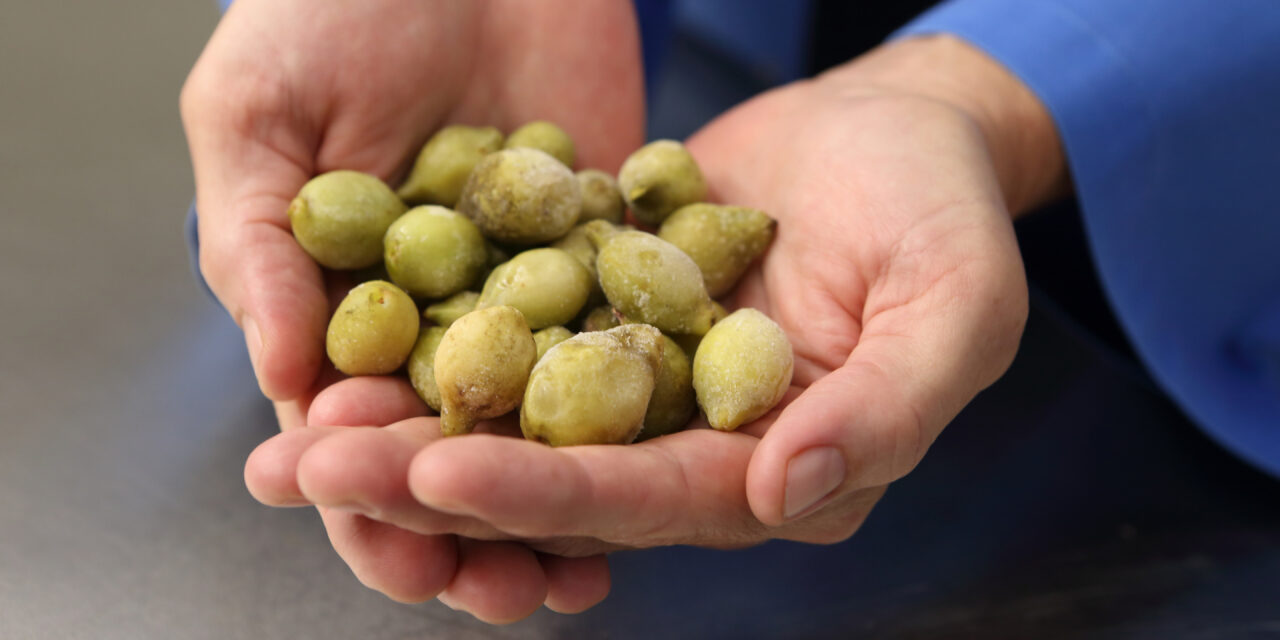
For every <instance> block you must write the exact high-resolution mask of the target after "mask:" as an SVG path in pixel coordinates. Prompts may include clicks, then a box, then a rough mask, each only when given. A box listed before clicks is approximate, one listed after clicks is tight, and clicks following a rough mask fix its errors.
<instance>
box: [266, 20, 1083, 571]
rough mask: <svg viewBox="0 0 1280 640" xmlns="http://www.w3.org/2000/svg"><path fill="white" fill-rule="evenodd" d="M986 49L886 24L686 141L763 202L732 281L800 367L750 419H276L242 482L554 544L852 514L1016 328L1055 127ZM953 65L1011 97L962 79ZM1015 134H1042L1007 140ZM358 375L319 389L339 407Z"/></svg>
mask: <svg viewBox="0 0 1280 640" xmlns="http://www.w3.org/2000/svg"><path fill="white" fill-rule="evenodd" d="M957 47H959V51H957ZM939 55H942V56H944V57H946V58H947V59H948V60H950V61H953V62H954V61H955V58H956V57H957V56H960V57H961V58H962V59H965V60H968V62H969V63H972V64H977V65H979V66H980V67H981V68H980V69H969V68H962V69H960V70H959V71H960V72H961V73H960V75H961V76H963V74H964V73H971V74H973V75H976V76H982V77H981V78H979V79H989V78H986V76H987V75H988V74H996V75H995V79H996V81H997V84H998V83H1000V82H1004V83H1013V84H1012V86H1009V87H1002V86H996V87H992V86H991V85H990V84H986V85H984V84H982V83H978V82H975V83H973V86H972V87H971V86H970V83H968V82H965V81H963V80H964V78H959V80H960V81H959V82H958V83H957V84H949V83H950V82H952V81H954V80H956V79H955V78H952V77H951V76H948V77H947V80H946V81H945V82H941V83H939V84H925V85H921V84H918V83H919V82H921V81H922V80H923V79H924V78H926V77H927V76H928V72H927V70H928V69H931V68H933V67H934V66H935V65H936V63H937V62H938V60H937V56H939ZM964 56H978V57H977V59H976V60H974V59H972V58H964ZM983 65H994V63H992V62H990V61H989V60H987V59H985V58H982V57H981V54H977V52H975V51H972V50H970V49H968V48H967V47H966V46H964V45H959V44H957V43H955V42H952V41H944V42H941V43H939V42H938V41H935V40H922V41H911V42H907V43H902V44H898V45H894V46H892V47H889V48H888V49H886V50H884V51H881V52H878V53H876V54H873V55H872V56H869V57H868V58H865V59H863V60H860V61H857V62H855V63H853V64H851V65H849V66H848V67H847V68H843V69H840V70H838V71H836V72H833V73H830V74H828V75H826V76H823V77H822V78H819V79H817V80H815V81H810V82H805V83H799V84H796V85H792V86H789V87H786V88H783V89H780V90H777V91H774V92H770V93H768V94H765V95H763V96H761V97H759V98H756V99H754V100H752V101H750V102H748V103H747V104H745V105H743V106H741V107H739V108H738V109H735V110H734V111H732V112H730V113H729V114H727V115H725V116H723V117H722V118H720V119H719V120H717V121H716V122H714V123H712V124H711V125H710V126H708V127H707V128H706V129H705V130H704V131H702V132H700V133H699V134H698V135H697V136H695V137H694V138H693V139H691V140H690V141H689V148H690V150H691V151H692V152H693V153H694V154H695V156H696V157H697V158H698V161H699V163H700V164H701V165H702V167H703V169H704V171H705V173H706V175H707V179H708V182H709V184H711V185H712V190H713V194H712V197H713V199H715V200H718V201H723V202H730V203H735V204H744V205H748V206H753V207H758V208H761V209H763V210H765V211H768V212H769V213H770V214H772V215H773V216H774V217H776V218H777V220H778V227H777V228H778V232H777V237H776V239H775V241H774V244H773V245H772V247H771V248H770V250H769V252H768V253H767V255H766V257H765V259H764V260H763V262H762V263H761V264H760V265H759V266H758V267H757V268H755V269H754V270H752V271H751V272H749V273H748V275H747V276H746V277H745V278H744V280H743V282H742V283H741V284H740V286H739V287H738V290H737V292H736V293H735V295H734V296H733V299H732V300H730V305H729V306H751V307H756V308H759V309H761V310H763V311H765V312H766V313H767V314H769V315H770V316H771V317H773V318H774V319H775V320H776V321H777V322H778V323H779V324H780V325H781V326H782V327H783V329H784V330H785V331H786V332H787V335H788V336H789V338H790V339H791V342H792V345H793V347H794V352H795V356H796V369H795V378H794V380H793V388H792V389H791V390H790V392H789V393H788V395H787V396H786V397H785V398H784V400H783V403H782V404H781V405H780V406H779V407H777V408H776V409H775V410H774V411H772V412H770V413H769V414H768V415H766V416H764V417H763V418H762V419H760V420H759V421H757V422H755V423H753V424H751V425H748V426H745V427H743V428H742V429H740V430H738V431H737V432H733V433H720V432H714V431H711V430H709V429H705V428H701V429H693V430H689V431H685V432H681V433H678V434H674V435H671V436H666V437H662V438H657V439H655V440H652V441H648V442H645V443H641V444H637V445H631V446H626V447H617V446H587V447H569V448H562V449H551V448H548V447H546V446H543V445H540V444H537V443H533V442H528V441H524V440H520V439H517V438H508V437H501V436H499V435H489V434H480V435H472V436H467V437H461V438H452V439H439V438H438V436H437V435H436V434H437V433H438V427H437V426H436V425H435V424H434V420H433V419H428V418H419V419H413V420H408V421H405V422H402V423H399V424H397V425H394V426H393V427H391V428H388V429H372V428H362V429H347V430H341V431H330V432H312V433H311V434H310V435H307V436H305V439H306V442H305V443H302V442H300V440H301V439H302V438H304V436H301V435H298V436H297V437H296V438H293V439H288V438H290V434H286V435H285V436H281V437H280V438H278V439H277V440H276V441H272V442H268V443H267V444H265V445H264V446H263V448H262V449H260V450H259V452H260V453H263V454H264V455H266V454H270V453H271V452H274V451H278V450H280V449H285V448H288V449H289V450H290V451H291V455H292V456H294V457H293V458H292V459H291V463H290V464H285V465H281V467H280V471H281V473H280V474H279V476H278V477H276V478H258V479H257V481H256V482H253V481H251V485H253V486H255V487H256V491H257V495H259V498H260V499H263V500H264V501H266V502H268V503H282V502H288V501H305V502H309V503H315V504H346V505H356V506H355V507H354V508H355V509H357V510H358V511H359V512H361V513H364V514H366V515H367V516H368V517H370V518H373V519H376V520H378V521H380V522H384V523H389V524H392V525H395V526H399V527H401V528H403V529H405V530H410V531H415V532H418V533H421V534H444V533H453V534H458V535H463V536H467V537H469V538H473V539H489V540H512V539H515V540H522V541H524V542H525V543H526V544H528V545H529V546H530V547H531V548H534V549H539V550H544V551H549V552H554V553H556V554H562V555H580V554H581V555H589V554H595V553H599V552H601V551H608V550H611V549H616V548H635V547H641V548H642V547H652V546H657V545H668V544H692V545H703V546H711V547H720V548H725V547H740V546H746V545H751V544H756V543H759V542H762V541H765V540H768V539H775V538H781V539H790V540H799V541H805V542H817V543H833V542H837V541H840V540H843V539H845V538H847V537H848V536H850V535H852V534H853V532H854V531H855V530H856V529H857V528H858V527H859V526H860V525H861V523H862V522H863V520H864V518H865V517H866V516H867V514H868V513H869V511H870V509H871V508H872V506H873V505H874V504H875V502H876V501H877V500H878V499H879V498H880V496H881V495H882V494H883V493H884V491H885V489H886V487H887V486H888V485H889V484H890V483H891V482H893V481H894V480H896V479H898V478H900V477H902V476H903V475H904V474H906V473H907V472H909V471H910V470H911V469H912V468H913V467H914V466H915V464H916V463H917V462H918V461H919V460H920V459H921V457H922V456H923V455H924V453H925V451H926V449H927V448H928V446H929V445H930V443H931V442H932V441H933V440H934V438H935V437H936V436H937V435H938V433H939V432H940V431H941V429H942V428H943V427H944V426H945V425H946V424H947V423H948V422H949V421H950V420H951V419H952V418H953V417H954V416H955V415H956V413H957V412H958V411H959V410H960V409H961V408H962V407H963V406H964V405H965V404H966V403H967V402H968V401H969V400H970V399H972V398H973V396H974V395H975V394H977V393H978V392H979V391H980V390H981V389H983V388H984V387H985V386H987V385H989V384H990V383H991V382H993V381H994V380H995V379H996V378H997V377H999V375H1000V374H1001V373H1002V372H1003V371H1004V370H1005V369H1006V368H1007V366H1008V364H1009V363H1010V361H1011V360H1012V357H1013V355H1014V353H1015V351H1016V349H1017V344H1018V341H1019V338H1020V335H1021V331H1022V327H1023V323H1024V320H1025V317H1026V310H1027V293H1026V284H1025V280H1024V277H1023V272H1022V265H1021V260H1020V258H1019V254H1018V251H1017V246H1016V242H1015V239H1014V235H1013V230H1012V225H1011V220H1010V211H1011V210H1013V211H1020V210H1024V209H1026V208H1028V207H1030V206H1031V205H1032V204H1034V203H1036V202H1038V201H1040V200H1043V199H1044V198H1047V197H1049V196H1050V195H1052V193H1053V190H1054V188H1056V187H1058V186H1059V185H1060V183H1061V160H1060V158H1059V157H1058V156H1060V151H1058V150H1057V147H1056V138H1055V137H1053V135H1052V125H1051V124H1049V125H1048V132H1049V133H1048V142H1047V143H1045V142H1044V140H1040V141H1038V143H1037V144H1030V142H1029V140H1028V138H1029V137H1032V134H1033V133H1037V132H1043V128H1042V126H1043V124H1044V123H1043V122H1039V121H1038V120H1036V119H1037V118H1039V117H1042V116H1043V117H1044V118H1046V119H1047V116H1045V115H1044V114H1043V113H1042V112H1038V111H1037V109H1038V108H1039V107H1038V103H1036V102H1034V100H1033V99H1032V101H1031V102H1030V103H1029V104H1030V106H1029V107H1028V103H1026V102H1022V103H1017V102H1016V101H1018V100H1022V101H1025V100H1026V98H1028V97H1029V94H1023V93H1019V92H1021V91H1025V89H1023V88H1022V87H1021V85H1018V84H1016V81H1015V80H1013V79H1012V78H1011V77H1010V76H1008V75H1007V74H1006V73H1005V72H1004V71H1003V70H1002V69H999V68H991V67H990V66H983ZM913 71H920V73H918V74H917V73H912V72H913ZM957 87H959V88H961V89H977V90H979V91H984V90H988V89H989V90H992V91H991V93H990V95H995V96H1003V97H1008V98H1010V99H1011V100H1013V101H1012V102H1009V103H1007V104H1002V103H997V104H995V105H994V106H991V105H987V104H983V103H980V102H978V103H974V102H967V101H965V100H963V99H962V98H963V97H964V94H963V91H961V92H959V93H957V92H955V90H956V88H957ZM995 89H1007V90H1008V91H1012V92H1013V93H1008V92H1006V93H1003V94H1002V93H1000V92H999V91H996V90H995ZM984 95H986V94H985V93H984ZM988 106H990V109H987V108H985V107H988ZM1024 107H1026V108H1024ZM1028 114H1029V115H1028ZM992 116H995V117H994V119H992ZM1028 117H1029V118H1030V120H1029V121H1028V120H1024V118H1028ZM1028 123H1030V124H1028ZM1001 127H1004V129H1001ZM1008 130H1012V131H1015V132H1016V133H1015V134H1014V135H1013V136H1012V137H1009V138H1006V137H1005V136H1003V135H1002V131H1008ZM1039 143H1044V144H1039ZM1027 149H1035V150H1038V152H1039V153H1043V154H1045V157H1044V158H1043V159H1036V158H1037V157H1038V156H1036V155H1035V154H1033V155H1031V156H1021V157H1018V154H1017V153H1015V152H1020V151H1025V150H1027ZM1055 154H1057V155H1055ZM1027 158H1031V160H1029V161H1023V160H1026V159H1027ZM355 384H356V381H348V382H344V383H341V384H339V385H335V386H334V387H332V388H331V389H329V390H328V391H326V394H325V396H324V397H323V398H322V400H323V402H322V401H320V400H318V401H317V407H313V411H314V410H316V409H317V408H318V407H320V406H324V407H328V408H326V409H325V411H331V412H332V413H333V414H334V415H337V414H344V413H348V412H355V410H356V407H357V406H358V405H359V402H360V401H359V395H358V390H357V389H356V388H355V387H354V385H355ZM401 417H408V416H401ZM339 421H340V422H341V421H342V420H341V418H339ZM352 422H353V421H347V423H352ZM305 431H310V430H305ZM405 432H411V433H414V434H415V435H414V436H413V437H405V435H404V433H405ZM252 467H253V465H252V463H251V469H252Z"/></svg>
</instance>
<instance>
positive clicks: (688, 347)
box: [671, 300, 729, 360]
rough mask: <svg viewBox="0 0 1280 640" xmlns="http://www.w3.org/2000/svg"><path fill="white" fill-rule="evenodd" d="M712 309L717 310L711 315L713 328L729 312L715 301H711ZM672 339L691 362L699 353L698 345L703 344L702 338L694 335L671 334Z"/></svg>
mask: <svg viewBox="0 0 1280 640" xmlns="http://www.w3.org/2000/svg"><path fill="white" fill-rule="evenodd" d="M711 308H712V309H714V310H715V312H714V313H713V314H712V315H711V326H713V327H714V326H715V323H717V322H720V321H721V320H724V319H725V318H726V317H728V315H729V312H728V311H725V309H724V307H722V306H720V303H719V302H716V301H715V300H712V301H711ZM671 339H672V340H675V342H676V344H678V345H680V348H681V349H684V354H685V355H686V356H689V359H690V360H692V359H693V354H695V353H697V352H698V345H699V344H701V343H702V336H700V335H696V334H692V333H673V334H671Z"/></svg>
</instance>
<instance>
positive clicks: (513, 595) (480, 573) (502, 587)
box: [439, 538, 547, 624]
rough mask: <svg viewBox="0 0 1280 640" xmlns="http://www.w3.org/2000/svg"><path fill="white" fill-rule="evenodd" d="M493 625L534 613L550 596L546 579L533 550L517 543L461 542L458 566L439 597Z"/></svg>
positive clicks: (450, 604)
mask: <svg viewBox="0 0 1280 640" xmlns="http://www.w3.org/2000/svg"><path fill="white" fill-rule="evenodd" d="M439 598H440V601H441V602H443V603H445V604H446V605H448V606H450V607H452V608H454V609H460V610H462V611H466V612H467V613H470V614H471V615H473V616H475V617H477V618H479V619H480V620H483V621H485V622H488V623H490V624H510V623H512V622H516V621H518V620H522V619H524V618H527V617H529V616H530V615H533V612H535V611H537V610H538V608H539V607H541V606H542V603H543V602H545V601H546V599H547V578H546V575H545V574H544V573H543V570H542V565H541V564H539V563H538V558H537V556H536V555H535V554H534V552H533V551H532V550H530V549H529V548H528V547H526V546H524V545H523V544H520V543H518V542H483V541H479V540H467V539H465V538H463V539H460V540H459V541H458V568H457V572H456V573H455V574H454V577H453V581H452V582H450V583H449V586H448V587H446V588H445V590H444V591H443V592H442V593H441V594H440V596H439Z"/></svg>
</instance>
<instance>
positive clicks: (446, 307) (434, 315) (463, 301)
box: [422, 291, 480, 327]
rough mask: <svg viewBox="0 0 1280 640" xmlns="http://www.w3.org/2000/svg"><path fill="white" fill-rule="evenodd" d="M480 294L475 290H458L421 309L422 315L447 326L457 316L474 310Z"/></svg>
mask: <svg viewBox="0 0 1280 640" xmlns="http://www.w3.org/2000/svg"><path fill="white" fill-rule="evenodd" d="M479 300H480V294H479V293H476V292H475V291H459V292H458V293H455V294H453V295H452V296H450V297H449V298H448V299H446V300H441V301H440V302H437V303H435V304H433V305H431V306H429V307H427V308H426V309H423V311H422V317H424V318H426V319H427V320H430V321H432V322H434V323H436V324H438V325H440V326H442V327H448V326H449V325H451V324H453V323H454V321H456V320H457V319H458V318H461V317H462V316H465V315H467V314H468V313H471V312H472V311H475V308H476V302H478V301H479Z"/></svg>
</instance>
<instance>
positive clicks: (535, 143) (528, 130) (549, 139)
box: [503, 120, 577, 169]
mask: <svg viewBox="0 0 1280 640" xmlns="http://www.w3.org/2000/svg"><path fill="white" fill-rule="evenodd" d="M503 146H505V147H506V148H507V149H519V148H528V149H537V150H539V151H543V152H545V153H546V154H547V155H549V156H551V157H552V158H555V159H556V160H559V161H560V162H561V164H563V165H564V166H566V167H569V168H571V169H572V168H573V161H574V160H575V159H576V157H577V153H575V151H574V146H573V138H570V137H569V134H568V133H566V132H565V130H564V129H561V128H560V127H557V126H556V125H555V124H552V123H550V122H547V121H546V120H535V121H533V122H530V123H528V124H526V125H524V126H522V127H520V128H519V129H516V130H515V131H512V132H511V135H509V136H507V142H506V144H505V145H503Z"/></svg>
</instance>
